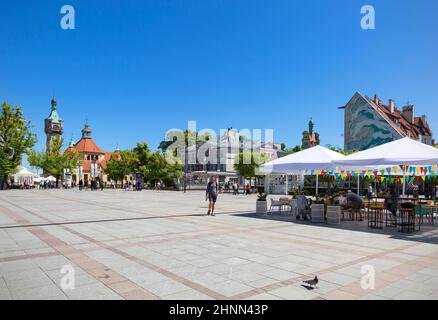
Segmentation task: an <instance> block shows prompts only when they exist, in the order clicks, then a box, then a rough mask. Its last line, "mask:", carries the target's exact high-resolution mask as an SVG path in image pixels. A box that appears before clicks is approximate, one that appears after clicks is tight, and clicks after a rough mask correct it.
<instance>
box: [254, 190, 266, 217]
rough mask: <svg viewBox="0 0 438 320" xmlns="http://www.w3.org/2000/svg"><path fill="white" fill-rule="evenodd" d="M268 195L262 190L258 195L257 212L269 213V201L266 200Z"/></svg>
mask: <svg viewBox="0 0 438 320" xmlns="http://www.w3.org/2000/svg"><path fill="white" fill-rule="evenodd" d="M267 196H268V195H267V194H266V193H262V192H260V193H259V194H258V195H257V202H256V214H267V213H268V203H267V201H266V197H267Z"/></svg>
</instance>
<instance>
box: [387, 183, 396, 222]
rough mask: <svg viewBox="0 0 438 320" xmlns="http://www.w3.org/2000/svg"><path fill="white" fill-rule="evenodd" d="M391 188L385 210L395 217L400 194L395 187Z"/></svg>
mask: <svg viewBox="0 0 438 320" xmlns="http://www.w3.org/2000/svg"><path fill="white" fill-rule="evenodd" d="M389 188H390V189H389V198H386V199H385V209H386V210H388V211H389V212H391V213H392V215H393V216H394V217H395V216H396V215H397V208H398V194H397V191H396V190H395V187H394V186H390V187H389Z"/></svg>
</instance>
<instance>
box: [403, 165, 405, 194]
mask: <svg viewBox="0 0 438 320" xmlns="http://www.w3.org/2000/svg"><path fill="white" fill-rule="evenodd" d="M405 195H406V166H403V196H405Z"/></svg>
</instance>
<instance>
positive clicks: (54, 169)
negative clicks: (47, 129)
mask: <svg viewBox="0 0 438 320" xmlns="http://www.w3.org/2000/svg"><path fill="white" fill-rule="evenodd" d="M63 142H64V139H63V138H62V137H61V136H57V137H54V138H53V139H52V143H51V145H50V148H48V149H47V150H46V151H44V152H36V151H35V150H31V151H30V152H29V158H28V161H29V164H30V165H32V166H34V167H38V168H41V169H43V170H44V172H46V173H48V174H50V175H52V176H54V177H55V178H56V185H58V181H59V180H61V179H62V177H63V175H64V169H68V170H70V172H71V171H72V170H73V169H74V168H76V167H77V166H78V165H79V161H80V155H79V154H78V153H77V152H76V151H67V152H63V151H62V146H63Z"/></svg>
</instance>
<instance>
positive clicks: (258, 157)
mask: <svg viewBox="0 0 438 320" xmlns="http://www.w3.org/2000/svg"><path fill="white" fill-rule="evenodd" d="M234 161H235V164H234V170H236V171H237V173H238V174H239V175H240V176H242V177H245V178H254V177H259V176H261V175H260V174H258V168H259V166H260V165H261V164H263V163H265V162H267V161H269V158H268V157H267V156H266V155H265V154H262V153H259V152H240V153H239V154H238V155H236V158H235V159H234Z"/></svg>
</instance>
